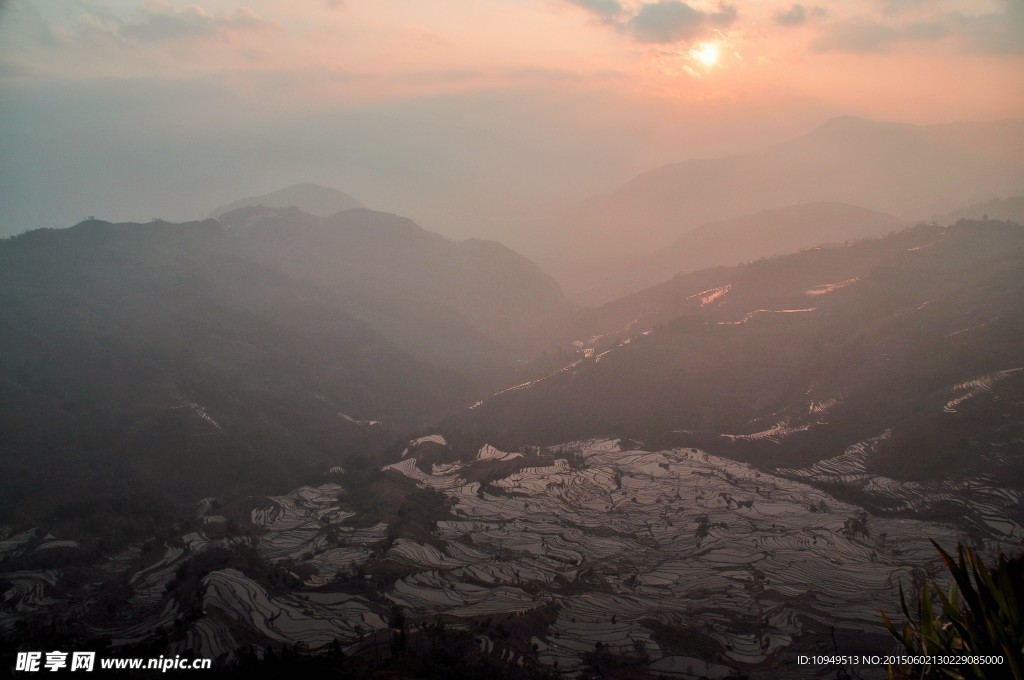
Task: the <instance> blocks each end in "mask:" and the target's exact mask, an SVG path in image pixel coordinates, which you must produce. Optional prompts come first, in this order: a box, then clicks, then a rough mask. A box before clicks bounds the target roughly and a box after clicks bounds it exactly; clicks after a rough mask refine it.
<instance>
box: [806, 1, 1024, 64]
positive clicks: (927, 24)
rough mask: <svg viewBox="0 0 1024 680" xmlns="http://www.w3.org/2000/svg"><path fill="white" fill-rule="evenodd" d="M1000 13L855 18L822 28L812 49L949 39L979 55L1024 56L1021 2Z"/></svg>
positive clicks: (870, 48)
mask: <svg viewBox="0 0 1024 680" xmlns="http://www.w3.org/2000/svg"><path fill="white" fill-rule="evenodd" d="M1001 10H1002V11H998V12H991V13H988V14H974V15H968V14H962V13H959V12H953V13H947V14H944V15H939V16H935V17H934V18H932V19H931V20H928V21H916V22H909V23H904V24H880V23H878V22H876V21H873V20H871V19H867V18H864V17H854V18H851V19H847V20H845V21H840V22H835V23H831V24H828V25H827V26H825V27H823V29H822V33H821V35H820V36H819V37H818V39H817V40H816V41H815V42H814V43H813V44H812V48H813V49H814V50H815V51H817V52H849V53H854V54H857V53H861V54H863V53H872V52H874V53H878V52H885V51H887V50H888V49H889V48H891V47H893V46H895V45H898V44H900V43H907V42H920V41H938V40H946V39H951V40H956V41H958V42H959V44H960V46H961V47H962V48H964V49H966V50H967V51H969V52H974V53H978V54H991V55H1020V54H1024V2H1020V1H1019V0H1003V1H1002V7H1001Z"/></svg>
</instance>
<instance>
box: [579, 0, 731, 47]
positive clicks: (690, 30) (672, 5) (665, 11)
mask: <svg viewBox="0 0 1024 680" xmlns="http://www.w3.org/2000/svg"><path fill="white" fill-rule="evenodd" d="M565 2H568V3H569V4H570V5H573V6H575V7H579V8H581V9H584V10H586V11H587V12H588V13H590V14H591V15H593V16H595V17H597V18H598V19H600V20H601V22H602V23H604V24H606V25H608V26H612V27H614V28H615V29H617V30H619V31H621V32H622V33H623V34H625V35H628V36H629V37H631V38H632V39H633V40H635V41H637V42H642V43H661V44H665V43H676V42H692V41H693V40H696V39H698V38H700V37H703V36H704V35H706V34H707V33H709V32H710V31H712V30H713V29H715V28H726V27H728V26H730V25H732V23H733V22H734V21H736V18H737V16H738V14H739V13H738V12H737V10H736V7H735V6H733V5H727V4H725V3H720V4H719V5H718V11H704V10H699V9H695V8H694V7H692V6H691V5H689V4H687V3H685V2H682V0H656V2H648V3H643V4H641V5H640V6H639V8H638V9H636V10H635V11H634V12H632V14H630V12H629V11H627V9H626V8H625V7H624V6H623V5H622V4H621V3H620V2H619V1H618V0H565Z"/></svg>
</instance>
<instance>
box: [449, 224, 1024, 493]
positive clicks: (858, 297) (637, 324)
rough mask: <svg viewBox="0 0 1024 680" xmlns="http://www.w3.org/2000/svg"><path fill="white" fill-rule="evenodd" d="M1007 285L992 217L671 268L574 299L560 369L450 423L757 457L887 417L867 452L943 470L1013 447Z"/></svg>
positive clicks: (1015, 353)
mask: <svg viewBox="0 0 1024 680" xmlns="http://www.w3.org/2000/svg"><path fill="white" fill-rule="evenodd" d="M1021 300H1024V228H1022V227H1021V226H1020V225H1016V224H1013V223H1006V222H961V223H959V224H957V225H955V226H953V227H950V228H944V227H938V226H920V227H916V228H913V229H910V230H907V231H904V232H901V233H899V234H896V235H893V236H891V237H888V238H883V239H878V240H873V241H864V242H860V243H856V244H853V245H850V246H845V247H844V246H837V247H832V248H820V249H815V250H809V251H805V252H802V253H797V254H794V255H789V256H785V257H779V258H773V259H767V260H762V261H758V262H754V263H751V264H747V265H742V266H738V267H728V268H718V269H713V270H707V271H703V272H697V273H694V274H689V275H682V276H678V277H676V278H675V279H673V280H672V281H670V282H668V283H665V284H663V285H661V286H657V287H655V288H652V289H649V290H646V291H642V292H641V293H637V294H635V295H633V296H630V297H627V298H623V299H621V300H618V301H616V302H614V303H611V304H609V305H606V306H605V307H602V308H599V309H596V310H592V311H590V312H587V313H585V314H584V315H582V317H581V320H580V321H579V323H578V325H577V327H576V328H575V329H574V332H573V333H571V334H570V335H568V336H566V338H565V344H564V346H565V347H567V348H568V347H569V343H570V342H571V341H573V340H576V343H575V351H574V352H573V353H568V352H567V353H566V355H565V356H564V357H563V360H562V364H563V365H565V366H566V368H565V370H562V371H554V372H550V373H548V374H547V375H546V377H543V378H542V379H540V380H538V381H537V382H536V383H533V384H530V385H528V386H525V387H522V388H519V389H516V390H509V391H507V392H505V393H501V394H497V395H496V396H493V397H492V398H490V399H488V400H484V401H483V403H482V404H481V405H479V406H478V407H476V408H474V409H473V410H470V411H465V412H464V413H463V415H461V416H459V417H457V418H455V419H453V420H452V421H451V426H452V427H453V428H455V429H466V430H469V431H483V432H487V433H490V434H491V435H492V436H495V435H498V434H500V435H501V436H502V437H503V438H504V440H503V441H506V442H507V443H508V444H509V445H513V444H516V443H523V442H532V443H543V442H556V441H566V440H569V439H574V438H579V437H586V436H594V435H608V434H617V435H623V434H629V435H632V436H636V437H641V438H644V439H645V440H652V439H653V440H658V441H662V442H671V443H674V444H682V445H690V446H701V447H702V448H705V449H707V450H710V451H714V452H717V453H724V454H728V455H732V456H734V457H739V458H741V459H745V460H749V461H754V462H758V463H762V464H765V465H783V464H784V465H806V464H811V463H814V462H816V461H819V460H821V459H824V458H829V457H831V456H836V455H839V454H841V453H842V452H843V451H844V450H845V449H846V448H847V447H849V446H851V445H852V444H854V443H856V442H859V441H862V440H866V439H868V438H871V437H876V436H879V435H881V434H883V433H886V432H888V434H887V435H886V443H885V445H884V446H882V447H880V448H882V449H884V450H885V451H887V452H889V453H887V454H885V455H880V456H879V457H878V458H876V460H875V464H876V465H879V466H882V467H885V469H886V471H887V472H888V473H889V474H897V475H900V476H904V477H921V476H927V475H936V474H946V473H948V472H950V471H951V470H952V469H954V468H963V467H970V466H972V465H975V464H977V463H978V460H979V459H978V456H977V455H976V454H977V453H978V451H979V450H982V449H984V450H985V451H989V450H994V449H998V450H1005V451H1019V450H1020V441H1021V437H1022V434H1024V429H1022V428H1024V425H1022V423H1024V411H1022V408H1021V404H1022V403H1024V402H1022V397H1024V371H1022V370H1020V369H1022V368H1024V310H1022V308H1021V304H1020V303H1021ZM537 373H538V375H543V373H542V372H541V371H540V370H538V372H537ZM890 430H891V432H890ZM782 441H784V442H785V445H784V446H783V445H781V444H780V442H782Z"/></svg>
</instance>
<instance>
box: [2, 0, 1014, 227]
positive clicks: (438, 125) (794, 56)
mask: <svg viewBox="0 0 1024 680" xmlns="http://www.w3.org/2000/svg"><path fill="white" fill-rule="evenodd" d="M836 114H855V115H862V116H866V117H870V118H875V119H886V120H898V121H906V122H914V123H927V122H948V121H956V120H993V119H999V118H1008V117H1021V116H1024V0H988V1H986V0H969V1H962V0H948V1H947V0H867V1H865V2H853V1H851V0H822V1H821V2H815V3H813V4H802V3H793V2H789V1H787V2H770V1H764V2H752V1H747V2H742V1H741V0H737V1H736V2H698V1H696V0H694V1H692V2H682V1H681V0H654V1H650V0H293V1H292V2H280V1H273V2H272V1H270V0H250V1H249V2H245V3H230V2H222V1H220V0H205V1H204V2H202V3H201V4H195V3H190V2H172V1H163V2H152V3H149V4H143V3H139V2H128V1H124V0H0V150H2V151H0V152H2V156H3V164H2V166H0V235H3V234H9V233H15V232H18V231H22V230H24V229H26V228H34V227H40V226H68V225H70V224H72V223H74V222H76V221H78V220H80V219H82V218H83V217H85V216H86V215H96V216H97V217H102V218H106V219H114V220H124V219H132V220H143V221H145V220H149V219H151V218H153V217H162V218H166V219H173V220H179V219H186V218H193V217H200V216H204V215H205V214H206V213H207V212H209V211H210V210H211V209H213V208H215V207H216V206H217V205H219V204H221V203H226V202H228V201H230V200H233V199H235V198H238V197H240V196H244V195H250V194H254V193H261V192H264V191H269V190H274V189H278V188H281V187H283V186H285V185H287V184H293V183H297V182H304V181H310V182H316V183H321V184H327V185H332V186H335V187H337V188H339V189H342V190H344V191H347V192H348V193H351V194H352V195H354V196H355V197H357V198H358V199H360V200H362V201H363V202H364V203H366V204H368V205H370V206H371V207H375V208H380V209H385V210H391V211H394V212H399V213H402V214H405V215H408V216H410V217H413V218H414V219H417V220H418V221H420V222H421V223H422V224H423V225H424V226H427V227H428V228H432V229H435V230H437V231H441V232H442V233H447V234H449V235H454V236H467V235H481V236H495V235H500V234H501V233H502V230H503V229H504V228H505V226H506V225H507V224H510V223H514V222H515V221H516V220H519V219H523V218H524V217H528V216H529V215H531V214H532V213H533V212H535V211H536V210H538V209H539V208H541V207H544V206H547V205H549V204H553V203H558V202H562V201H571V200H575V199H580V198H583V197H585V196H587V195H590V194H592V193H597V192H601V191H607V190H609V189H612V188H614V187H615V186H616V185H617V184H619V183H621V182H622V181H624V180H626V179H628V178H629V177H630V176H631V175H633V174H635V173H637V172H640V171H643V170H647V169H649V168H651V167H653V166H655V165H657V164H660V163H665V162H671V161H676V160H683V159H685V158H688V157H692V156H712V155H722V154H727V153H736V152H741V151H748V150H752V149H756V148H757V147H759V146H763V145H766V144H769V143H774V142H777V141H781V140H783V139H785V138H788V137H791V136H796V135H798V134H801V133H803V132H805V131H807V130H808V129H810V128H811V127H813V126H814V125H816V124H818V123H820V122H822V121H824V120H826V119H827V118H829V117H831V116H833V115H836Z"/></svg>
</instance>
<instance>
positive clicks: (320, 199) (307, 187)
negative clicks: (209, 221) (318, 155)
mask: <svg viewBox="0 0 1024 680" xmlns="http://www.w3.org/2000/svg"><path fill="white" fill-rule="evenodd" d="M251 206H264V207H267V208H299V209H300V210H302V211H303V212H307V213H309V214H311V215H316V216H318V217H327V216H328V215H333V214H335V213H338V212H341V211H343V210H351V209H352V208H362V207H364V206H363V204H362V203H361V202H359V201H358V200H356V199H355V198H353V197H352V196H349V195H348V194H346V193H344V192H341V191H338V190H337V189H332V188H331V187H325V186H321V185H319V184H311V183H304V184H295V185H292V186H290V187H286V188H284V189H279V190H278V191H272V192H270V193H267V194H260V195H257V196H248V197H246V198H241V199H239V200H237V201H233V202H231V203H228V204H226V205H222V206H221V207H219V208H217V209H216V210H213V211H212V212H211V213H210V216H211V217H213V218H220V217H221V216H222V215H224V214H225V213H229V212H231V211H233V210H237V209H239V208H246V207H251Z"/></svg>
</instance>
